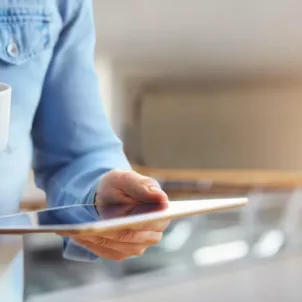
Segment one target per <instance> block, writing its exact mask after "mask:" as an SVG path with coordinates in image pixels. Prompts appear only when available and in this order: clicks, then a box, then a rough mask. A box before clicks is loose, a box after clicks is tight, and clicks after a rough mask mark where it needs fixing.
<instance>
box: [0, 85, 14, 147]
mask: <svg viewBox="0 0 302 302" xmlns="http://www.w3.org/2000/svg"><path fill="white" fill-rule="evenodd" d="M11 92H12V89H11V87H10V86H9V85H7V84H5V83H0V152H2V151H3V150H4V149H5V148H6V145H7V143H8V136H9V121H10V106H11Z"/></svg>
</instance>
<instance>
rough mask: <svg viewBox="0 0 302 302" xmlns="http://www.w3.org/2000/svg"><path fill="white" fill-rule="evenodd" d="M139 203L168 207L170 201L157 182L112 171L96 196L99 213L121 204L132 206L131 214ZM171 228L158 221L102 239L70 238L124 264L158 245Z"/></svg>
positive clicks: (129, 172)
mask: <svg viewBox="0 0 302 302" xmlns="http://www.w3.org/2000/svg"><path fill="white" fill-rule="evenodd" d="M138 202H156V203H158V204H159V205H165V204H167V203H168V198H167V195H166V194H165V193H164V192H163V191H162V190H161V188H160V186H159V184H158V182H156V181H155V180H154V179H151V178H149V177H145V176H142V175H140V174H138V173H136V172H134V171H122V170H112V171H110V172H108V173H107V174H105V176H104V177H103V178H102V180H101V182H100V185H99V188H98V190H97V193H96V196H95V205H96V209H98V207H103V206H106V205H108V204H116V203H119V204H124V205H127V208H128V205H129V208H128V210H129V211H131V208H132V207H133V205H134V204H137V203H138ZM125 213H126V212H124V213H121V214H120V215H121V216H123V215H125ZM168 225H169V221H159V222H156V223H146V224H145V225H141V226H140V227H136V228H128V229H125V230H123V231H114V232H108V233H102V234H101V235H99V236H98V235H93V236H92V235H88V236H70V237H71V238H72V239H74V240H75V241H77V242H78V243H79V244H81V245H83V246H85V247H87V248H88V249H89V250H90V251H91V252H92V253H94V254H95V255H97V256H99V257H101V258H105V259H110V260H116V261H121V260H124V259H126V258H128V257H131V256H140V255H142V254H143V253H144V252H145V251H146V249H147V248H148V247H149V246H151V245H154V244H157V243H159V242H160V240H161V239H162V233H163V231H164V230H165V229H166V228H167V227H168Z"/></svg>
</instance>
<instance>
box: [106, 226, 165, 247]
mask: <svg viewBox="0 0 302 302" xmlns="http://www.w3.org/2000/svg"><path fill="white" fill-rule="evenodd" d="M162 236H163V235H162V233H161V232H153V231H137V230H131V229H130V230H124V231H116V232H110V233H107V234H106V233H104V234H102V237H104V238H106V239H110V240H113V241H117V242H123V243H136V244H146V245H153V244H157V243H159V242H160V241H161V239H162Z"/></svg>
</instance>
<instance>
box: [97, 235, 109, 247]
mask: <svg viewBox="0 0 302 302" xmlns="http://www.w3.org/2000/svg"><path fill="white" fill-rule="evenodd" d="M97 244H98V245H100V246H104V245H107V244H108V239H107V238H104V237H101V238H99V239H98V242H97Z"/></svg>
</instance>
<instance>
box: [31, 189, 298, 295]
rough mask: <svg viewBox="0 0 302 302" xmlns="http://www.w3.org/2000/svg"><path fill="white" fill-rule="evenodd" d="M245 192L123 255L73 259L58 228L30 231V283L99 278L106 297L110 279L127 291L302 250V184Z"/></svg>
mask: <svg viewBox="0 0 302 302" xmlns="http://www.w3.org/2000/svg"><path fill="white" fill-rule="evenodd" d="M230 195H232V196H234V195H235V194H234V191H232V192H231V194H230V193H229V191H226V192H225V193H224V192H223V190H221V191H219V192H218V193H217V195H215V194H212V195H211V198H215V197H218V196H219V197H225V198H226V197H230ZM240 195H241V196H242V195H243V194H242V192H240ZM245 196H247V197H248V199H249V204H248V206H246V207H242V208H237V209H233V210H227V211H219V212H215V213H208V214H204V215H196V216H192V217H186V218H182V219H177V220H174V221H172V223H171V224H170V225H169V227H168V229H167V230H166V231H165V232H164V236H163V239H162V241H161V242H160V244H158V245H156V246H152V247H150V248H149V249H148V250H147V251H146V253H145V254H144V255H143V256H140V257H133V258H129V259H128V260H126V261H124V262H122V263H116V262H113V261H108V260H104V259H100V261H98V262H96V263H76V262H69V261H66V260H64V259H63V258H62V248H61V242H60V240H59V237H58V236H56V237H54V236H52V235H47V236H46V235H28V236H27V237H26V251H27V254H26V256H27V257H26V259H27V262H26V263H27V266H28V268H29V269H28V270H27V274H28V278H27V280H28V283H27V288H26V290H27V292H28V294H29V295H38V294H45V293H51V292H56V291H57V290H64V289H72V288H74V289H76V288H77V287H79V286H84V287H85V286H87V287H89V286H91V285H92V284H97V286H98V288H99V289H100V292H104V297H103V298H104V299H105V298H107V296H106V294H105V293H106V292H107V291H106V290H110V288H111V287H113V288H114V290H115V291H119V292H120V293H121V292H123V290H125V288H126V287H127V284H129V287H130V286H132V287H133V288H134V287H137V288H138V289H139V290H141V289H143V288H151V287H156V286H161V285H162V284H163V283H165V284H181V282H182V281H185V280H187V279H190V278H192V277H194V276H196V275H208V274H209V275H210V274H217V275H219V274H220V273H222V274H223V273H225V272H229V271H236V270H238V269H239V268H240V267H242V266H244V267H247V268H249V267H253V266H254V265H255V264H257V263H264V264H265V263H268V262H271V261H273V260H276V259H280V258H282V257H285V258H287V257H292V256H293V255H295V254H297V253H298V254H299V253H301V251H302V236H301V233H302V190H301V189H299V188H297V189H293V190H279V191H269V190H266V191H261V190H254V191H249V192H246V194H245ZM192 198H194V199H197V198H208V195H207V194H204V195H203V194H202V193H200V194H198V193H196V195H194V196H192ZM44 242H48V243H49V245H48V246H46V245H45V244H44ZM50 242H53V244H52V245H51V244H50ZM39 244H40V245H39ZM104 268H106V269H104ZM178 282H179V283H178ZM132 287H131V288H132ZM133 290H135V288H134V289H133Z"/></svg>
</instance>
